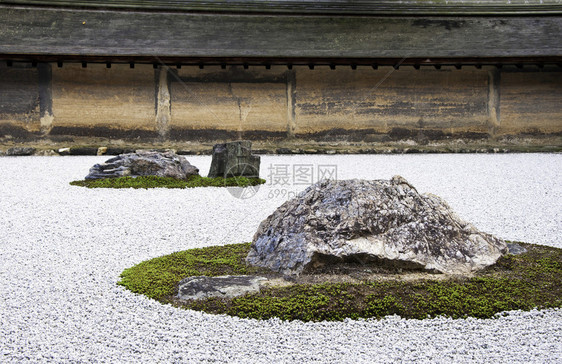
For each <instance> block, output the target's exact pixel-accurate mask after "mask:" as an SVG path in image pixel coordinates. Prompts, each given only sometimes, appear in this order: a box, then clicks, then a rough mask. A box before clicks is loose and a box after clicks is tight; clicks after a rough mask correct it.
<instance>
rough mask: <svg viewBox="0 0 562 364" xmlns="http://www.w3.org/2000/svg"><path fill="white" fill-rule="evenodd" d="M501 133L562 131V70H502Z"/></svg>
mask: <svg viewBox="0 0 562 364" xmlns="http://www.w3.org/2000/svg"><path fill="white" fill-rule="evenodd" d="M500 92H501V95H500V100H501V101H500V115H501V116H500V117H501V122H500V127H499V130H498V132H500V133H507V134H513V133H521V132H539V133H557V132H560V131H562V72H532V73H531V72H502V74H501V81H500Z"/></svg>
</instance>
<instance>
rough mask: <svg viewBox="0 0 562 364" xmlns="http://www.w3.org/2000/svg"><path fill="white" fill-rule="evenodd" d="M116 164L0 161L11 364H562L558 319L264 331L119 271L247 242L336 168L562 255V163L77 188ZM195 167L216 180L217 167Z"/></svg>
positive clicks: (378, 160)
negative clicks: (240, 187)
mask: <svg viewBox="0 0 562 364" xmlns="http://www.w3.org/2000/svg"><path fill="white" fill-rule="evenodd" d="M105 159H107V158H106V157H19V158H18V157H3V158H0V216H1V218H0V362H18V363H19V362H111V363H118V362H147V363H149V362H150V363H152V362H266V361H268V362H274V363H277V362H323V363H326V362H328V363H329V362H333V363H342V362H343V363H372V362H380V363H386V362H388V363H391V362H392V363H395V362H413V361H415V362H436V363H440V362H442V363H451V362H455V363H464V362H497V363H501V362H505V363H513V362H524V363H529V362H536V363H555V362H558V363H560V362H561V359H560V358H562V329H561V328H562V310H544V311H531V312H519V311H514V312H510V313H508V314H507V315H505V316H501V317H498V318H495V319H489V320H479V319H466V320H452V319H447V318H437V319H431V320H422V321H418V320H405V319H401V318H398V317H387V318H385V319H383V320H359V321H353V320H347V321H344V322H336V323H302V322H297V321H294V322H284V321H280V320H277V319H273V320H269V321H256V320H243V319H239V318H233V317H228V316H213V315H208V314H203V313H200V312H194V311H187V310H179V309H176V308H173V307H171V306H165V305H161V304H160V303H158V302H155V301H152V300H150V299H148V298H145V297H144V296H140V295H135V294H133V293H131V292H129V291H127V290H125V289H123V288H122V287H119V286H117V285H116V282H117V281H118V279H119V274H120V273H121V272H122V271H123V269H125V268H127V267H130V266H132V265H134V264H136V263H139V262H141V261H143V260H146V259H149V258H152V257H156V256H160V255H163V254H168V253H171V252H174V251H178V250H185V249H189V248H194V247H204V246H210V245H221V244H226V243H239V242H245V241H250V240H251V239H252V236H253V233H254V231H255V230H256V228H257V226H258V224H259V223H260V222H261V221H262V220H263V219H264V218H266V217H267V216H268V214H270V213H271V212H273V210H274V209H275V208H276V207H278V206H279V205H280V204H281V203H282V202H283V201H284V200H285V199H286V196H287V195H291V194H294V193H296V192H298V191H300V190H302V189H304V188H306V184H296V183H295V182H294V181H293V178H292V177H293V173H292V172H293V170H299V169H300V170H301V171H303V170H307V168H309V167H310V166H312V168H313V170H314V175H313V178H312V179H313V180H316V179H317V172H318V168H327V167H326V166H327V165H332V166H337V177H338V178H339V179H347V178H369V179H375V178H385V179H388V178H390V177H392V176H393V175H395V174H400V175H402V176H403V177H405V178H406V179H407V180H408V181H409V182H410V183H412V184H413V185H414V186H416V187H417V189H418V190H419V191H420V192H431V193H434V194H437V195H439V196H441V197H443V198H444V199H445V200H446V201H448V202H449V204H450V205H451V206H452V207H453V208H454V209H455V210H456V211H457V212H458V214H459V215H460V216H461V217H464V218H465V219H467V220H469V221H471V222H473V223H474V224H475V225H476V226H477V227H478V228H480V229H482V230H484V231H486V232H491V233H494V234H496V235H498V236H499V237H502V238H504V239H510V240H521V241H525V242H532V243H540V244H546V245H551V246H556V247H559V248H562V234H561V232H562V183H561V182H560V181H562V155H561V154H508V155H474V154H471V155H384V156H383V155H369V156H360V155H353V156H341V155H336V156H324V155H316V156H263V157H262V171H261V172H262V173H261V174H262V176H264V177H265V178H267V179H268V180H269V183H268V184H266V185H263V186H261V187H260V189H259V191H258V192H257V194H256V195H255V196H253V197H251V198H248V199H237V198H235V197H233V196H232V195H231V194H230V193H229V191H228V190H226V189H217V188H206V189H186V190H174V189H170V190H168V189H153V190H133V189H127V190H111V189H95V190H94V189H86V188H81V187H75V186H70V185H69V184H68V183H69V182H70V181H72V180H77V179H83V178H84V176H85V175H86V174H87V172H88V169H89V168H90V166H92V165H93V164H94V163H97V162H101V161H104V160H105ZM188 159H189V161H190V162H191V163H192V164H194V165H196V166H197V167H199V168H200V169H201V171H202V172H203V173H206V172H207V171H208V168H209V165H210V161H211V160H210V157H208V156H197V157H196V156H193V157H189V158H188ZM330 168H332V167H330ZM332 170H333V169H332ZM270 172H273V173H272V174H271V173H270ZM284 172H288V173H287V174H285V173H284ZM303 176H304V177H303ZM305 177H306V178H309V177H310V176H309V175H308V174H301V175H299V178H298V180H297V181H296V182H299V181H300V179H301V178H302V179H306V178H305ZM272 181H273V182H275V183H272ZM283 182H288V184H281V183H283ZM301 182H302V181H301ZM303 183H304V182H303Z"/></svg>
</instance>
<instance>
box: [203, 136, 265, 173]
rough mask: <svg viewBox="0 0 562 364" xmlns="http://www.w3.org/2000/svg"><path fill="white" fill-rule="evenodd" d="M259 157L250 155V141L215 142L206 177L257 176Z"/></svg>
mask: <svg viewBox="0 0 562 364" xmlns="http://www.w3.org/2000/svg"><path fill="white" fill-rule="evenodd" d="M259 173H260V157H259V156H256V155H252V142H250V141H248V140H240V141H236V142H230V143H224V144H215V145H214V146H213V159H212V161H211V168H210V170H209V175H208V177H211V178H215V177H224V178H227V177H239V176H243V177H256V178H257V177H259Z"/></svg>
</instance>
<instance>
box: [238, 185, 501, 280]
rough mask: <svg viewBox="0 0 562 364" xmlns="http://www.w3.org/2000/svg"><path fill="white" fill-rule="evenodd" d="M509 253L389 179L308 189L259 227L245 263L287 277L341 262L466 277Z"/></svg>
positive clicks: (439, 203) (433, 200)
mask: <svg viewBox="0 0 562 364" xmlns="http://www.w3.org/2000/svg"><path fill="white" fill-rule="evenodd" d="M507 250H508V249H507V245H506V243H505V242H504V241H503V240H501V239H498V238H496V237H494V236H492V235H490V234H486V233H483V232H480V231H478V230H477V229H476V228H475V227H474V226H473V225H471V224H469V223H467V222H465V221H463V220H461V219H460V218H459V217H458V216H457V215H456V214H455V213H454V212H453V211H452V210H451V208H450V207H449V206H448V205H447V203H446V202H445V201H443V200H442V199H441V198H439V197H437V196H435V195H431V194H424V195H420V194H419V193H418V192H417V191H416V189H415V188H414V187H413V186H411V185H410V184H409V183H408V182H407V181H406V180H405V179H404V178H402V177H400V176H395V177H393V178H392V180H390V181H389V180H375V181H364V180H347V181H322V182H319V183H317V184H315V185H313V186H311V187H309V188H307V189H306V190H305V191H303V192H302V193H300V194H299V195H298V196H297V197H296V198H294V199H292V200H289V201H287V202H285V203H284V204H283V205H282V206H281V207H279V208H278V209H277V210H276V211H275V212H274V213H273V214H272V215H271V216H269V217H268V218H267V219H266V220H265V221H263V222H262V223H261V224H260V226H259V228H258V231H257V232H256V234H255V236H254V239H253V243H252V246H251V250H250V253H249V254H248V257H247V258H246V260H247V262H248V263H249V264H252V265H256V266H261V267H267V268H270V269H271V270H273V271H276V272H281V273H283V274H286V275H297V274H300V273H301V272H303V271H314V269H315V268H317V267H320V266H323V265H325V264H331V263H335V262H344V261H347V262H349V261H359V262H363V263H368V262H369V263H374V264H375V263H376V264H385V265H389V264H390V265H391V266H394V267H404V268H413V269H426V270H430V271H435V272H442V273H450V274H467V273H471V272H474V271H477V270H479V269H482V268H484V267H486V266H489V265H491V264H493V263H495V262H496V260H497V259H498V258H499V257H500V256H501V255H503V254H505V253H507Z"/></svg>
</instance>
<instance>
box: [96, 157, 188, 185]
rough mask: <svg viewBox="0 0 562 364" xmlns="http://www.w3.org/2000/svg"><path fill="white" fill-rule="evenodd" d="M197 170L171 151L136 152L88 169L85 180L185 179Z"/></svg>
mask: <svg viewBox="0 0 562 364" xmlns="http://www.w3.org/2000/svg"><path fill="white" fill-rule="evenodd" d="M198 174H199V169H197V167H195V166H193V165H191V164H190V163H189V162H188V161H187V159H186V158H185V157H183V156H180V155H177V154H175V153H174V152H172V151H167V152H163V153H161V152H155V151H143V150H138V151H136V153H127V154H120V155H118V156H117V157H113V158H110V159H108V160H106V161H105V163H102V164H95V165H94V166H93V167H92V168H90V173H89V174H88V175H87V176H86V179H100V178H115V177H125V176H129V177H138V176H160V177H173V178H177V179H187V178H188V177H189V176H193V175H198Z"/></svg>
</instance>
